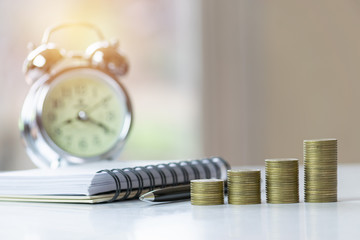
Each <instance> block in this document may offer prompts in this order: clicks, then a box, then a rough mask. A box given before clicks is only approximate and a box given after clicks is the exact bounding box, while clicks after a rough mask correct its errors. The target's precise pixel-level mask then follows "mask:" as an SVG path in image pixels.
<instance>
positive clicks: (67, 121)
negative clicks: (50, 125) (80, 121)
mask: <svg viewBox="0 0 360 240" xmlns="http://www.w3.org/2000/svg"><path fill="white" fill-rule="evenodd" d="M73 121H74V119H73V118H69V119H66V120H64V121H62V122H61V123H59V125H58V126H57V128H60V127H62V126H64V125H68V124H70V123H72V122H73Z"/></svg>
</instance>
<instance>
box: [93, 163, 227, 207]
mask: <svg viewBox="0 0 360 240" xmlns="http://www.w3.org/2000/svg"><path fill="white" fill-rule="evenodd" d="M218 162H222V163H223V165H224V166H225V167H226V169H230V165H229V164H228V163H227V162H226V161H225V160H224V159H222V158H221V157H211V158H206V159H201V160H189V161H180V162H171V163H161V164H157V165H147V166H143V167H142V166H138V167H134V168H123V169H119V168H114V169H111V170H109V169H103V170H100V171H98V172H97V173H102V172H105V173H107V174H109V175H110V176H111V177H112V178H113V179H114V182H115V187H116V189H115V193H114V196H113V197H112V199H110V200H109V201H107V202H114V201H120V200H125V199H130V198H129V196H130V194H131V192H132V191H133V185H132V181H131V177H130V175H129V174H128V173H129V172H131V173H132V174H133V175H135V177H136V179H137V180H138V183H139V186H138V188H137V192H136V194H135V196H134V197H132V198H131V199H134V198H138V197H139V196H140V195H141V194H142V192H143V190H144V189H145V186H144V179H143V176H141V174H140V173H139V171H143V172H144V173H145V174H146V175H147V177H148V179H149V182H150V185H149V186H146V189H148V190H150V191H151V190H153V189H154V188H155V187H157V186H156V184H155V176H154V174H153V173H152V172H151V171H150V169H151V170H154V171H156V172H157V173H158V174H159V176H160V179H161V184H160V187H161V188H164V187H166V186H168V184H167V180H166V174H165V173H164V171H163V170H162V169H163V168H165V169H167V170H168V171H169V172H170V174H171V177H172V186H176V185H179V184H180V183H179V181H178V177H179V176H178V173H177V172H176V171H175V170H174V167H178V168H179V169H180V171H181V173H182V175H183V178H184V181H182V182H181V184H188V183H190V180H192V179H190V176H189V172H188V170H187V169H186V168H185V166H189V167H190V168H191V169H192V171H193V173H194V175H195V177H194V178H193V179H199V178H200V172H199V170H198V168H197V167H196V165H201V166H202V167H203V169H204V172H205V178H211V177H212V176H211V171H210V169H209V167H208V165H209V164H210V165H212V166H213V167H214V168H215V171H216V173H215V175H216V176H215V177H216V178H221V168H220V166H219V165H218V164H217V163H218ZM115 173H119V174H120V175H122V176H123V177H124V178H125V180H126V188H125V189H126V193H125V195H124V196H123V197H122V198H120V199H118V197H119V195H120V193H121V181H120V179H119V177H118V176H117V175H116V174H115Z"/></svg>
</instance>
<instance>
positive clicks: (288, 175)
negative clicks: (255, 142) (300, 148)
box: [265, 158, 299, 203]
mask: <svg viewBox="0 0 360 240" xmlns="http://www.w3.org/2000/svg"><path fill="white" fill-rule="evenodd" d="M265 167H266V200H267V202H268V203H298V202H299V161H298V159H296V158H281V159H266V160H265Z"/></svg>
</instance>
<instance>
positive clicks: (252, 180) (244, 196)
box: [227, 170, 261, 205]
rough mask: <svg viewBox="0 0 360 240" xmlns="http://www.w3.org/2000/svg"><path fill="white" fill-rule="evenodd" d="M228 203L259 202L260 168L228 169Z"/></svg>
mask: <svg viewBox="0 0 360 240" xmlns="http://www.w3.org/2000/svg"><path fill="white" fill-rule="evenodd" d="M227 178H228V180H227V187H228V202H229V204H239V205H241V204H259V203H261V189H260V170H228V171H227Z"/></svg>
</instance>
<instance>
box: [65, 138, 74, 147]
mask: <svg viewBox="0 0 360 240" xmlns="http://www.w3.org/2000/svg"><path fill="white" fill-rule="evenodd" d="M72 140H73V137H72V136H66V137H65V142H66V145H67V146H71V145H72Z"/></svg>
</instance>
